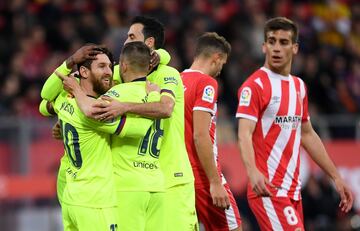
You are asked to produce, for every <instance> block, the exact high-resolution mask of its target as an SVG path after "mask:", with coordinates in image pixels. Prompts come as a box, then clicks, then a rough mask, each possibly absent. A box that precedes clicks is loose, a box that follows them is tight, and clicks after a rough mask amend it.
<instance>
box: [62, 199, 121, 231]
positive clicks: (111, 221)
mask: <svg viewBox="0 0 360 231" xmlns="http://www.w3.org/2000/svg"><path fill="white" fill-rule="evenodd" d="M61 210H62V216H63V224H64V231H83V230H84V231H85V230H86V231H103V230H104V231H116V230H118V222H117V220H116V207H112V208H87V207H82V206H75V205H68V204H65V203H63V204H62V207H61Z"/></svg>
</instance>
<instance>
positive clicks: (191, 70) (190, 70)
mask: <svg viewBox="0 0 360 231" xmlns="http://www.w3.org/2000/svg"><path fill="white" fill-rule="evenodd" d="M183 72H199V73H201V74H204V72H202V71H199V70H193V69H190V68H189V69H185V70H184V71H183Z"/></svg>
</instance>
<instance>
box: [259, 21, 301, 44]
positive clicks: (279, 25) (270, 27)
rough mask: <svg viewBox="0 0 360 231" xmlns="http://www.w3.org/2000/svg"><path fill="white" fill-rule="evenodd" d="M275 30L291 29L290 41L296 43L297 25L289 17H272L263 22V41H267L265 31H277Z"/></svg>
mask: <svg viewBox="0 0 360 231" xmlns="http://www.w3.org/2000/svg"><path fill="white" fill-rule="evenodd" d="M277 30H285V31H291V32H292V37H291V41H292V42H293V43H297V41H298V27H297V25H296V24H295V23H294V22H293V21H291V20H290V19H288V18H285V17H276V18H272V19H269V20H268V21H267V22H266V23H265V28H264V41H265V42H266V41H267V33H268V32H269V31H277Z"/></svg>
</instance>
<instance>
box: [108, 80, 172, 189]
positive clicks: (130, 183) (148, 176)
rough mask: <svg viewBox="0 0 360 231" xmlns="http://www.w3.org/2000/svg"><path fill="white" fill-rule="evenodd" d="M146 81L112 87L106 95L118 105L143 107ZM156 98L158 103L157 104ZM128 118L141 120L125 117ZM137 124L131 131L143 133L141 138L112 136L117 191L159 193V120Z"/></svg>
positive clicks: (161, 131)
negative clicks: (141, 131) (141, 104)
mask: <svg viewBox="0 0 360 231" xmlns="http://www.w3.org/2000/svg"><path fill="white" fill-rule="evenodd" d="M145 80H146V78H139V79H137V80H136V81H133V82H129V83H123V84H119V85H116V86H114V87H112V88H111V89H110V90H109V91H108V92H107V93H106V94H105V95H107V96H109V97H112V98H115V99H116V100H118V101H120V102H132V103H146V102H148V101H149V99H148V96H147V94H146V91H145V84H146V83H145ZM159 99H160V95H159V94H158V98H157V100H154V101H159ZM127 118H140V117H139V116H138V115H134V114H127ZM151 124H152V125H151V127H150V126H149V123H148V121H146V120H138V123H137V124H134V125H133V126H132V127H131V128H129V129H128V132H129V131H130V130H135V131H139V130H141V129H144V128H148V129H147V130H145V131H144V133H143V136H142V137H123V138H121V139H119V138H118V137H116V136H112V153H113V161H114V171H115V184H116V190H117V191H146V192H162V191H164V190H165V183H164V175H163V172H162V171H161V167H160V163H159V154H160V146H161V143H162V140H163V135H164V134H163V133H164V131H163V125H162V120H155V121H152V122H151Z"/></svg>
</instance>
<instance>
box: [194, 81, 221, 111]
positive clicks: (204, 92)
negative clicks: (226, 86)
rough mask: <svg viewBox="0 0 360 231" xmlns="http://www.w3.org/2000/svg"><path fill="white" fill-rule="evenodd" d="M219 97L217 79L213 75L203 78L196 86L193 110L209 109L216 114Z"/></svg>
mask: <svg viewBox="0 0 360 231" xmlns="http://www.w3.org/2000/svg"><path fill="white" fill-rule="evenodd" d="M217 98H218V84H217V82H216V80H215V79H213V78H211V77H208V78H203V79H202V80H201V81H199V82H198V84H197V86H196V91H195V103H194V107H193V110H194V111H196V110H198V111H207V112H210V113H211V114H212V115H214V114H215V104H216V102H217Z"/></svg>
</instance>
